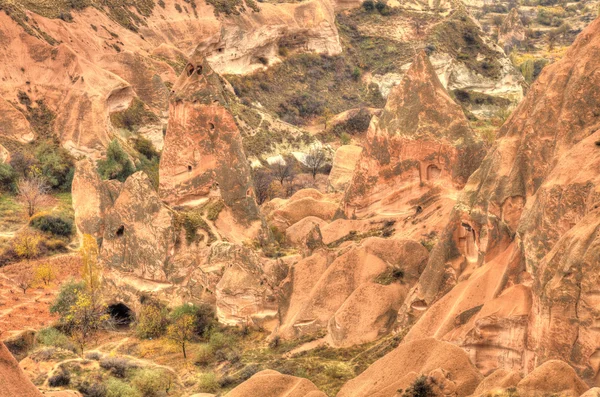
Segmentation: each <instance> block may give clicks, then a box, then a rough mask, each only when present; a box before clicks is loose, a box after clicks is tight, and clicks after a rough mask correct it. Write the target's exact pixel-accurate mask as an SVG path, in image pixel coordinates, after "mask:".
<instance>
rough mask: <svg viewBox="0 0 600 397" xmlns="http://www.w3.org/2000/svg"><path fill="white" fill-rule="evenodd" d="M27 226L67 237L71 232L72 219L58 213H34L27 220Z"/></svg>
mask: <svg viewBox="0 0 600 397" xmlns="http://www.w3.org/2000/svg"><path fill="white" fill-rule="evenodd" d="M29 226H31V227H33V228H36V229H38V230H41V231H42V232H46V233H52V234H54V235H57V236H64V237H69V236H71V235H72V234H73V221H72V220H70V219H68V218H64V217H61V216H59V215H50V214H44V213H41V214H37V215H34V216H33V217H32V218H31V220H30V221H29Z"/></svg>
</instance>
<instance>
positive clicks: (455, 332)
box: [399, 21, 600, 385]
mask: <svg viewBox="0 0 600 397" xmlns="http://www.w3.org/2000/svg"><path fill="white" fill-rule="evenodd" d="M599 30H600V22H599V21H595V22H594V23H592V24H591V25H590V26H589V27H588V28H587V29H586V30H584V31H583V32H582V33H581V34H580V36H579V37H578V39H577V40H576V41H575V43H574V44H573V46H572V47H571V48H570V49H569V51H568V52H567V54H566V56H565V57H564V58H563V59H562V60H561V61H559V62H556V63H555V64H553V65H552V66H550V67H548V68H547V69H545V70H544V72H543V73H542V75H541V76H540V78H539V79H538V80H537V81H536V83H535V84H534V85H533V86H532V87H531V90H530V92H529V94H528V95H527V98H526V99H525V100H524V101H523V102H522V103H521V105H520V106H519V107H518V108H517V110H516V111H515V113H514V114H513V115H512V116H511V117H510V118H509V120H508V121H507V122H506V123H505V124H504V126H503V127H502V128H501V130H500V132H499V140H498V141H497V142H496V144H495V145H494V147H493V148H492V149H491V150H490V152H489V154H488V155H487V156H486V158H485V160H484V161H483V162H482V165H481V167H480V168H479V170H477V171H476V172H475V173H474V174H473V175H472V176H471V178H470V179H469V182H468V183H467V185H466V187H465V189H464V191H463V192H462V193H461V198H460V200H459V203H458V204H457V206H456V207H455V210H454V212H453V214H452V216H451V218H450V223H449V224H448V227H447V229H446V231H445V233H444V237H443V239H442V241H440V243H438V245H437V246H436V247H435V248H434V250H433V251H432V253H431V256H430V260H429V263H428V265H427V268H426V269H425V271H424V272H423V274H422V276H421V278H420V281H419V283H418V284H417V286H416V288H415V289H414V290H413V291H412V293H411V294H410V295H409V297H408V298H407V301H406V302H405V304H404V306H403V308H402V309H401V311H400V314H401V315H400V316H399V318H400V319H401V322H402V323H405V324H406V323H409V322H412V321H414V320H415V319H418V321H417V322H416V324H415V325H414V326H413V327H412V328H411V330H410V332H409V334H408V335H407V337H406V338H407V340H417V339H420V338H423V337H425V336H436V337H437V338H441V339H444V340H449V341H452V342H454V343H457V344H459V345H460V346H463V347H464V348H465V349H466V350H467V351H468V352H469V354H470V356H471V358H472V360H473V362H474V364H475V365H476V366H477V367H478V368H480V370H482V371H483V372H484V373H490V372H491V371H493V370H494V369H496V368H504V369H506V370H516V371H523V372H525V373H528V372H531V371H533V370H534V369H535V368H536V367H538V366H539V365H540V364H542V363H544V362H545V361H547V360H549V359H560V360H562V361H564V362H566V363H569V364H570V365H571V366H572V367H573V368H574V369H575V370H576V371H577V374H578V375H579V376H580V377H581V378H582V379H584V380H585V381H587V382H588V383H589V384H592V385H595V384H597V382H598V380H597V379H598V372H599V367H598V360H597V356H598V353H597V352H598V351H600V344H599V343H598V336H597V332H596V328H595V326H593V325H592V324H594V321H595V317H596V315H595V314H594V313H596V309H595V305H596V304H595V303H594V302H595V299H596V298H595V296H596V295H597V287H596V285H597V281H596V276H595V274H596V273H597V271H598V265H599V262H598V258H599V257H600V255H599V251H598V233H597V231H598V227H599V225H600V215H599V209H598V207H599V205H598V203H599V202H600V194H599V190H598V189H599V188H598V186H599V180H598V178H599V175H600V174H599V172H598V170H599V169H600V168H599V167H600V153H599V151H598V146H597V144H595V142H597V141H598V140H599V138H600V130H599V128H600V119H599V118H598V114H597V112H594V111H591V110H590V109H593V108H595V106H596V104H597V103H598V101H600V93H599V91H598V89H597V87H598V83H599V81H598V79H599V78H600V77H599V76H598V74H597V73H595V72H594V71H593V70H594V69H595V66H593V65H595V64H596V63H597V60H598V59H600V58H598V55H600V39H599V37H600V36H599V35H598V31H599ZM581 158H585V162H583V163H582V161H581V160H580V159H581ZM578 159H579V160H578ZM423 313H424V314H423ZM584 324H587V325H584Z"/></svg>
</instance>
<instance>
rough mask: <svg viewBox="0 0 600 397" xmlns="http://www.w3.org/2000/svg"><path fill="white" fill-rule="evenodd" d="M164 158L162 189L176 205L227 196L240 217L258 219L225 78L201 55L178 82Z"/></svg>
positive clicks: (248, 220) (247, 221) (245, 220)
mask: <svg viewBox="0 0 600 397" xmlns="http://www.w3.org/2000/svg"><path fill="white" fill-rule="evenodd" d="M173 92H174V93H173V96H172V98H171V105H170V111H169V113H170V115H169V127H168V129H167V135H166V136H165V147H164V151H163V154H162V156H161V161H160V169H159V173H160V195H161V197H162V198H163V199H164V200H165V201H167V202H168V203H170V204H171V205H188V206H190V205H191V206H193V205H197V204H198V203H200V202H201V201H202V200H203V199H204V200H206V199H207V198H209V197H217V198H222V199H223V201H224V202H225V204H226V205H227V206H228V207H229V208H231V210H232V211H233V213H234V215H235V219H236V221H237V222H238V223H242V224H244V225H249V224H250V223H251V222H252V221H256V220H258V218H259V216H258V207H257V205H256V202H255V200H254V192H253V189H252V181H251V177H250V166H249V164H248V161H247V160H246V155H245V153H244V150H243V147H242V137H241V135H240V132H239V130H238V127H237V125H236V122H235V119H234V118H233V116H232V114H231V113H230V111H229V110H228V108H227V107H228V103H229V99H228V95H230V94H229V93H227V92H226V91H225V87H224V82H223V81H222V80H221V78H220V76H219V75H218V74H216V73H215V72H214V71H213V70H212V69H211V67H210V66H209V65H208V63H207V62H206V61H205V60H204V59H203V58H202V57H195V58H194V59H193V60H192V61H190V63H189V64H188V65H187V66H186V69H185V71H184V73H183V74H182V75H181V77H180V78H179V80H178V82H177V84H176V85H175V86H174V87H173Z"/></svg>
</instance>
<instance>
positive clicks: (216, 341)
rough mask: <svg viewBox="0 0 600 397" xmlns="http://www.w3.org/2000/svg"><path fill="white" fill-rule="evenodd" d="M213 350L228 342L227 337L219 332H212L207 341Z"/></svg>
mask: <svg viewBox="0 0 600 397" xmlns="http://www.w3.org/2000/svg"><path fill="white" fill-rule="evenodd" d="M208 343H209V344H210V346H211V347H212V348H213V350H219V349H222V348H224V347H225V346H227V345H228V344H229V339H228V338H227V337H226V336H225V335H224V334H223V333H221V332H213V333H211V335H210V339H209V342H208Z"/></svg>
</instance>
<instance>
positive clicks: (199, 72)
mask: <svg viewBox="0 0 600 397" xmlns="http://www.w3.org/2000/svg"><path fill="white" fill-rule="evenodd" d="M196 73H198V76H200V75H202V65H198V67H197V68H196Z"/></svg>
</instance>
